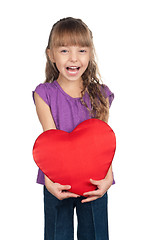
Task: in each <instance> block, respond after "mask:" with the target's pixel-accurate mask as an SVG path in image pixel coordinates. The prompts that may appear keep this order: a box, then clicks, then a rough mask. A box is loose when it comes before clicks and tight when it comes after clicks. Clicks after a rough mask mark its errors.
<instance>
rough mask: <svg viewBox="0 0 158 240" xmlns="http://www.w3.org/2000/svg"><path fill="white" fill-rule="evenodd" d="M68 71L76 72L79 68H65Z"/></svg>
mask: <svg viewBox="0 0 158 240" xmlns="http://www.w3.org/2000/svg"><path fill="white" fill-rule="evenodd" d="M66 69H67V70H68V71H69V70H71V71H76V70H79V69H80V67H67V68H66Z"/></svg>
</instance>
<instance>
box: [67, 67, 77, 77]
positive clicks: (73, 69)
mask: <svg viewBox="0 0 158 240" xmlns="http://www.w3.org/2000/svg"><path fill="white" fill-rule="evenodd" d="M66 70H67V72H68V74H69V75H72V76H74V75H77V74H78V72H79V70H80V67H75V66H71V67H66Z"/></svg>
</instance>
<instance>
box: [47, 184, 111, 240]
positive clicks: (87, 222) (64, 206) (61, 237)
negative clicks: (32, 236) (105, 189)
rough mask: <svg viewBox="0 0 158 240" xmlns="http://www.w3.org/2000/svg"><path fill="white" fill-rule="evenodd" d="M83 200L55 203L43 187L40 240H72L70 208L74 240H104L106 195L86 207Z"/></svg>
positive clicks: (105, 237)
mask: <svg viewBox="0 0 158 240" xmlns="http://www.w3.org/2000/svg"><path fill="white" fill-rule="evenodd" d="M83 198H84V197H79V198H67V199H64V200H62V201H61V200H58V199H57V198H56V197H55V196H53V195H52V194H51V193H50V192H49V191H48V190H47V189H46V187H45V186H44V213H45V229H44V240H73V239H74V222H73V217H74V208H75V207H76V214H77V221H78V226H77V238H78V240H108V239H109V236H108V211H107V210H108V209H107V206H108V204H107V203H108V194H107V193H105V194H104V196H103V197H101V198H99V199H97V200H95V201H91V202H88V203H81V200H82V199H83Z"/></svg>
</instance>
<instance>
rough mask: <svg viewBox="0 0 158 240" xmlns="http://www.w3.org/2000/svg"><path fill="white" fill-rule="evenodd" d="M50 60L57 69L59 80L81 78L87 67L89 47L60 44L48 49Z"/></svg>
mask: <svg viewBox="0 0 158 240" xmlns="http://www.w3.org/2000/svg"><path fill="white" fill-rule="evenodd" d="M48 55H49V57H50V60H51V61H52V62H54V63H55V64H56V66H57V68H58V71H59V78H60V80H63V79H67V80H73V81H75V80H81V79H82V78H81V76H82V74H83V73H84V72H85V70H86V69H87V67H88V64H89V60H90V48H89V47H80V46H61V47H56V48H54V49H53V51H51V50H49V52H48Z"/></svg>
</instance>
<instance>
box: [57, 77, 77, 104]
mask: <svg viewBox="0 0 158 240" xmlns="http://www.w3.org/2000/svg"><path fill="white" fill-rule="evenodd" d="M54 83H55V84H56V86H57V87H58V89H59V90H60V91H61V92H62V93H63V94H64V95H65V96H67V97H68V98H70V99H73V100H80V99H81V97H76V98H74V97H71V96H70V95H69V94H68V93H66V92H65V91H64V90H63V89H62V87H61V86H60V84H59V83H58V82H57V80H54Z"/></svg>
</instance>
